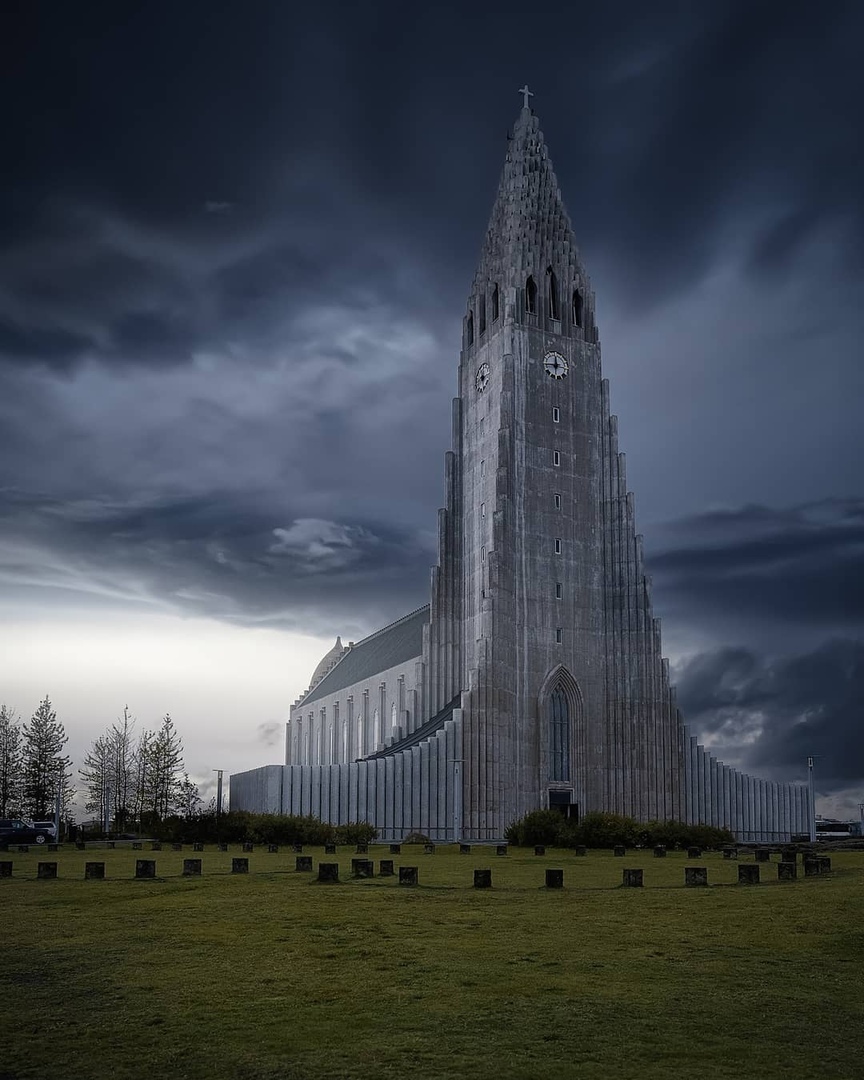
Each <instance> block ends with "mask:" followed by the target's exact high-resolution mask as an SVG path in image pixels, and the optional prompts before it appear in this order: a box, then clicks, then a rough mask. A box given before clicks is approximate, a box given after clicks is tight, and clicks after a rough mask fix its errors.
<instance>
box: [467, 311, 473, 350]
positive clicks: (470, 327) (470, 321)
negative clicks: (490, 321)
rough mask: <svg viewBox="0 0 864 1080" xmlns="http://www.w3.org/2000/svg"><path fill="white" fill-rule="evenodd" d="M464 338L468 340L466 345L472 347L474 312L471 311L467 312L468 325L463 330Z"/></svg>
mask: <svg viewBox="0 0 864 1080" xmlns="http://www.w3.org/2000/svg"><path fill="white" fill-rule="evenodd" d="M465 336H466V337H467V339H468V344H469V345H473V344H474V312H473V311H469V312H468V325H467V327H466V329H465Z"/></svg>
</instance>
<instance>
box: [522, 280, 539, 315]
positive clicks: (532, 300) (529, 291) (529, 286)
mask: <svg viewBox="0 0 864 1080" xmlns="http://www.w3.org/2000/svg"><path fill="white" fill-rule="evenodd" d="M525 310H526V311H527V312H528V314H529V315H536V314H537V283H536V281H535V280H534V278H533V277H530V276H529V278H528V280H527V281H526V282H525Z"/></svg>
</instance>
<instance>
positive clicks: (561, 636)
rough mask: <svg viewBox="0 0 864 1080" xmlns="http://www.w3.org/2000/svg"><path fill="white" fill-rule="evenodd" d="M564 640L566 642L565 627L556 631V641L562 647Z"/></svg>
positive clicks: (560, 627)
mask: <svg viewBox="0 0 864 1080" xmlns="http://www.w3.org/2000/svg"><path fill="white" fill-rule="evenodd" d="M563 640H564V627H563V626H559V627H558V629H557V630H556V631H555V641H556V643H557V644H558V645H560V644H561V642H562V641H563Z"/></svg>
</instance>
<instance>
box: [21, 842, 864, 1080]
mask: <svg viewBox="0 0 864 1080" xmlns="http://www.w3.org/2000/svg"><path fill="white" fill-rule="evenodd" d="M145 846H149V845H145ZM232 848H233V850H232V851H230V852H229V853H228V854H220V853H219V852H217V851H216V850H215V849H214V848H212V847H211V846H208V848H207V850H206V851H205V852H204V853H203V854H202V855H195V856H194V857H196V858H202V859H203V865H204V874H203V876H202V877H201V878H183V877H181V876H180V875H181V869H182V860H183V858H190V857H193V852H192V851H191V850H190V849H189V847H188V846H187V848H186V849H185V850H184V851H183V853H182V854H181V853H178V852H173V851H170V850H163V851H160V852H154V853H150V852H149V851H143V852H132V851H130V850H120V849H118V850H115V851H92V850H88V851H87V852H79V851H75V850H65V851H60V852H58V853H56V854H54V853H50V854H49V853H47V852H42V851H37V850H36V849H35V848H32V847H31V849H30V852H29V853H27V854H18V853H16V852H9V853H0V859H4V860H10V859H11V860H12V861H13V863H14V871H13V877H12V878H11V879H2V880H0V1080H24V1078H28V1080H30V1078H38V1080H55V1078H56V1080H60V1078H63V1080H95V1078H100V1080H101V1078H103V1077H107V1078H108V1080H124V1078H128V1077H135V1078H138V1077H147V1078H151V1077H152V1078H153V1080H156V1078H159V1080H161V1078H162V1077H170V1078H172V1080H182V1078H189V1080H198V1078H205V1077H206V1078H208V1080H235V1078H236V1080H282V1078H284V1080H289V1078H290V1080H294V1078H297V1080H300V1078H302V1080H307V1078H309V1080H312V1078H328V1080H329V1078H354V1077H400V1078H402V1077H423V1078H427V1077H428V1078H432V1077H434V1078H448V1077H471V1078H472V1080H486V1078H490V1080H501V1078H510V1077H512V1078H525V1080H528V1078H531V1080H534V1078H540V1077H547V1076H548V1077H556V1078H562V1077H563V1078H569V1077H585V1078H590V1080H595V1078H596V1080H605V1078H607V1077H609V1078H611V1077H615V1078H616V1080H621V1078H624V1080H628V1078H631V1077H632V1078H633V1080H636V1078H637V1077H638V1078H639V1080H646V1078H655V1077H656V1078H664V1080H670V1078H679V1077H680V1078H685V1077H686V1078H687V1080H691V1078H693V1077H699V1078H703V1077H709V1078H713V1077H718V1078H725V1077H729V1078H732V1077H735V1078H741V1077H759V1078H762V1077H778V1078H779V1077H783V1078H784V1080H799V1078H804V1077H819V1078H826V1077H828V1078H832V1080H843V1078H849V1080H853V1078H854V1080H861V1077H862V1076H864V1004H862V1002H864V852H849V853H845V854H837V853H834V854H833V855H832V862H833V867H834V872H833V873H832V874H831V875H830V876H828V877H817V878H807V879H803V877H801V878H799V880H798V881H796V882H789V883H786V882H780V883H778V882H777V869H776V862H777V859H776V856H775V857H774V859H773V860H772V862H771V863H770V864H762V867H761V869H762V879H763V882H764V883H763V884H762V885H760V886H758V887H757V886H749V887H748V886H738V885H737V884H735V882H736V881H737V869H736V866H737V864H736V863H735V862H734V861H729V860H724V859H723V858H722V857H721V856H720V855H719V854H718V855H714V854H708V855H706V856H705V857H704V859H702V860H701V863H699V864H695V863H693V864H690V865H704V866H707V867H708V875H709V881H710V887H709V888H707V889H704V888H703V889H685V888H683V878H684V867H685V866H686V865H688V860H687V859H686V857H685V855H684V854H680V853H672V852H670V854H669V856H668V857H667V858H666V859H654V858H653V857H652V856H651V853H650V852H647V853H643V852H635V853H631V854H628V855H627V856H626V858H623V859H621V858H614V857H613V856H612V854H611V852H608V853H607V852H591V853H589V854H588V856H587V857H584V858H579V857H576V856H574V855H573V854H572V853H570V852H565V851H552V850H550V851H549V852H548V853H547V855H546V856H545V857H535V856H534V854H533V851H531V850H518V849H511V850H510V854H509V855H508V856H507V857H506V858H504V857H496V855H495V851H494V848H493V849H491V850H490V849H488V848H486V849H484V848H479V847H474V849H473V851H472V853H471V854H470V855H459V854H458V853H457V852H456V851H455V850H453V849H451V848H448V847H439V848H438V849H437V851H436V853H435V854H434V855H424V854H423V849H422V847H420V848H418V847H413V846H412V847H407V846H406V847H403V849H402V854H401V855H396V856H392V858H393V859H394V862H395V864H396V866H397V868H398V867H399V866H400V865H404V866H408V865H416V866H419V868H420V886H419V887H418V888H414V889H408V888H404V887H400V886H399V885H398V883H397V880H396V879H394V878H375V879H372V880H368V881H352V880H350V878H349V874H350V860H351V857H352V855H353V851H352V850H351V849H348V848H340V849H339V852H340V853H339V855H337V856H336V857H335V858H334V857H332V856H329V857H323V853H322V850H321V849H320V848H318V849H316V848H307V849H306V850H305V852H304V854H311V855H312V856H313V858H314V863H315V866H316V869H317V864H318V861H319V859H322V858H324V860H325V861H331V862H332V861H338V862H339V863H340V869H341V873H342V877H343V881H342V883H340V884H338V885H321V884H318V883H317V882H315V881H313V878H314V877H315V876H316V875H310V874H298V873H295V872H294V855H293V853H290V852H287V851H286V852H284V853H283V852H281V851H280V853H278V854H268V853H267V852H266V850H261V849H256V851H255V852H254V853H253V854H251V855H250V856H248V857H249V860H250V873H249V875H248V876H241V875H236V876H233V875H231V873H230V861H231V857H232V856H236V855H239V854H241V852H239V850H237V848H236V846H233V845H232ZM142 857H144V858H150V859H155V860H157V872H158V874H159V878H158V879H157V880H155V881H135V880H133V879H132V875H133V873H134V862H135V859H136V858H142ZM381 857H384V858H389V857H391V856H389V854H388V848H387V847H386V846H373V847H370V849H369V858H373V859H375V860H376V867H377V860H378V859H380V858H381ZM744 858H745V856H742V860H743V859H744ZM752 858H753V857H752V855H749V856H746V859H747V861H752ZM49 860H50V861H54V860H56V861H57V862H58V864H59V868H58V873H59V878H58V880H57V881H38V880H36V864H37V862H39V861H49ZM85 861H104V862H105V863H106V874H107V878H106V880H104V881H84V880H83V877H84V863H85ZM640 866H641V867H643V868H644V871H645V888H644V889H621V888H618V887H617V886H618V885H619V884H620V882H621V871H622V868H624V867H628V868H629V867H640ZM475 867H491V869H492V872H493V888H492V889H490V890H482V891H481V890H474V889H472V888H471V882H472V871H473V869H474V868H475ZM545 867H563V868H564V871H565V876H564V884H565V888H564V889H563V890H562V891H552V890H549V891H547V890H545V889H543V888H541V887H540V886H542V884H543V880H544V875H543V871H544V868H545ZM798 872H799V875H801V874H803V868H802V867H800V866H799V871H798Z"/></svg>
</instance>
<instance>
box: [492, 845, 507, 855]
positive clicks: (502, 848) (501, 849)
mask: <svg viewBox="0 0 864 1080" xmlns="http://www.w3.org/2000/svg"><path fill="white" fill-rule="evenodd" d="M495 854H496V855H506V854H507V845H506V844H496V845H495Z"/></svg>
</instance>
